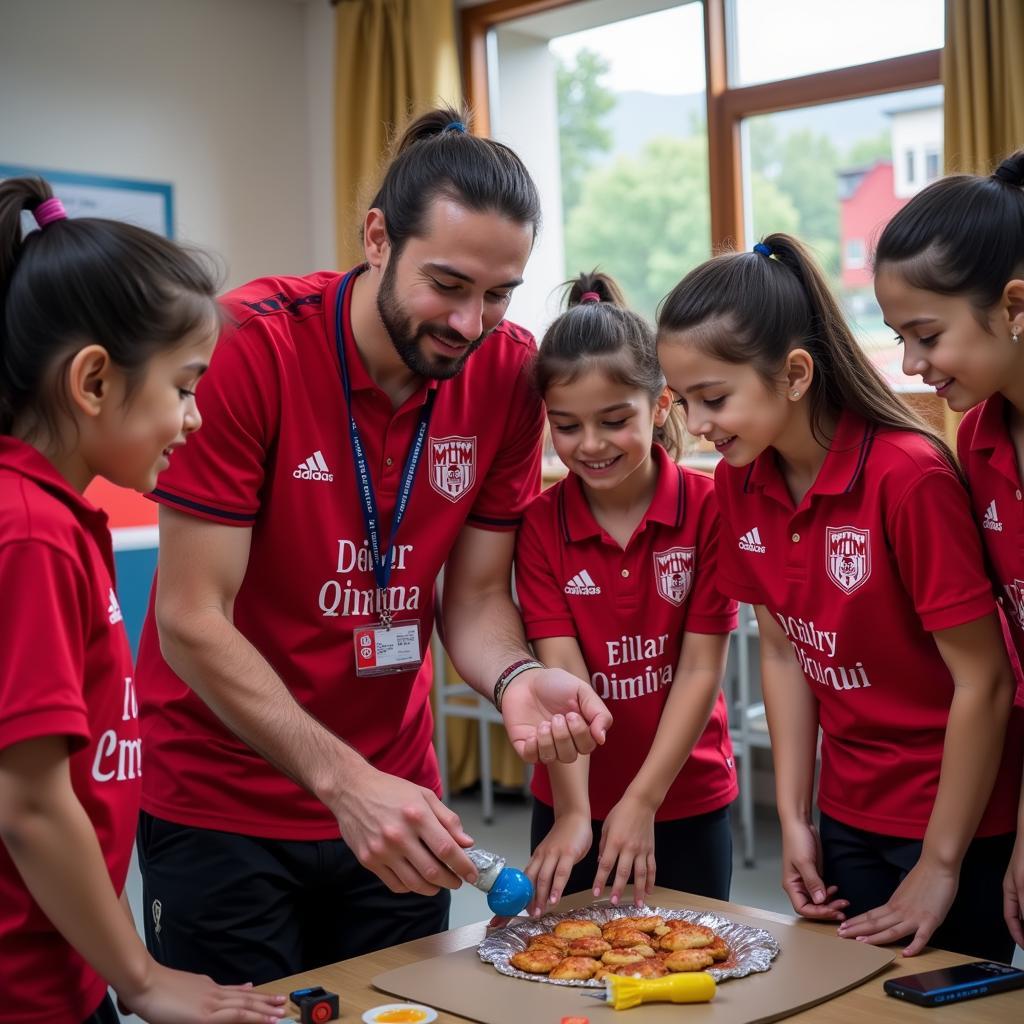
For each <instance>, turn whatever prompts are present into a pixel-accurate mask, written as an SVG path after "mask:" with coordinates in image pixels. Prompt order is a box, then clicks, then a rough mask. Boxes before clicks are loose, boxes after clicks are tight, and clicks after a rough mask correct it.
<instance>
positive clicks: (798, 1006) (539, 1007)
mask: <svg viewBox="0 0 1024 1024" xmlns="http://www.w3.org/2000/svg"><path fill="white" fill-rule="evenodd" d="M723 916H725V917H729V918H731V919H732V920H734V921H739V922H741V923H743V924H749V925H751V926H752V927H754V928H764V929H765V930H766V931H769V932H771V933H772V934H773V935H774V936H775V937H776V938H777V939H778V940H779V947H780V952H779V955H778V956H777V957H776V958H775V960H774V961H773V962H772V969H771V970H770V971H767V972H765V973H764V974H751V975H748V976H747V977H746V978H736V979H733V980H731V981H726V982H723V983H722V984H721V985H719V986H718V992H717V994H716V996H715V998H714V1001H713V1002H711V1003H701V1004H691V1005H686V1006H675V1005H672V1004H668V1003H653V1004H644V1005H643V1006H638V1007H636V1008H635V1009H633V1010H630V1011H629V1015H628V1020H627V1021H626V1024H648V1022H650V1024H657V1022H659V1021H669V1020H672V1021H675V1022H676V1024H678V1022H679V1021H680V1019H681V1014H682V1011H685V1013H686V1021H687V1024H689V1022H691V1021H692V1022H693V1024H761V1022H765V1021H773V1020H780V1019H781V1018H783V1017H788V1016H790V1015H791V1014H794V1013H797V1012H798V1011H800V1010H805V1009H807V1007H809V1006H814V1005H815V1004H816V1003H821V1002H824V1001H825V1000H826V999H830V998H831V997H832V996H836V995H838V994H839V993H840V992H845V991H846V990H847V989H850V988H853V987H854V986H855V985H859V984H861V983H862V982H864V981H866V980H867V979H868V978H870V977H871V976H872V975H874V974H877V973H878V972H879V971H881V970H882V969H883V968H884V967H886V966H887V965H888V964H890V963H891V962H892V961H893V960H894V959H895V956H896V954H895V953H894V952H892V951H891V950H888V949H880V948H878V947H876V946H869V945H867V944H865V943H863V942H853V941H852V940H850V939H839V938H836V937H835V936H834V935H830V934H827V933H826V932H824V931H821V932H818V931H816V930H814V931H812V930H811V929H807V928H794V927H793V926H792V925H788V924H776V923H774V922H769V921H765V920H763V919H761V918H754V917H745V916H744V915H743V914H733V913H729V914H724V915H723ZM879 984H881V982H879ZM373 985H374V987H375V988H378V989H380V990H381V991H383V992H389V993H391V994H393V995H396V996H401V997H402V998H403V999H408V1000H411V1001H413V1002H417V1003H424V1004H426V1005H427V1006H433V1007H434V1008H435V1009H438V1010H446V1011H447V1012H449V1013H454V1014H457V1015H458V1016H460V1017H467V1018H468V1019H470V1020H475V1021H482V1022H483V1024H522V1022H523V1021H531V1022H536V1024H548V1022H549V1021H558V1020H559V1019H560V1018H561V1017H563V1016H571V1015H574V1014H580V1015H584V1016H588V1017H590V1020H591V1024H598V1022H600V1021H606V1022H607V1024H612V1015H615V1017H616V1020H618V1015H617V1014H615V1011H613V1010H611V1009H608V1008H607V1007H605V1005H604V1004H602V1003H600V1002H598V1000H596V999H591V998H589V997H587V996H584V995H583V992H585V991H587V990H586V989H581V988H569V987H564V986H561V985H545V984H543V983H541V982H532V981H524V980H522V979H520V978H509V977H506V976H505V975H503V974H499V973H498V972H497V971H496V970H495V969H494V968H493V967H492V966H491V965H490V964H485V963H483V962H482V961H481V960H480V957H479V956H478V955H477V952H476V948H475V947H474V948H470V949H462V950H459V951H458V952H456V953H449V954H447V955H445V956H439V957H435V958H434V959H432V960H423V961H421V962H419V963H416V964H408V965H407V966H405V967H399V968H397V969H396V970H393V971H387V972H385V973H384V974H378V975H377V976H376V977H375V978H374V979H373Z"/></svg>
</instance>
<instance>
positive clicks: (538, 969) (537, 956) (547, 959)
mask: <svg viewBox="0 0 1024 1024" xmlns="http://www.w3.org/2000/svg"><path fill="white" fill-rule="evenodd" d="M508 962H509V963H510V964H511V965H512V966H513V967H516V968H518V969H519V970H520V971H526V972H527V973H528V974H547V973H548V972H549V971H552V970H553V969H554V968H556V967H557V966H558V965H559V964H560V963H561V962H562V954H561V953H559V952H558V951H557V950H554V949H545V948H543V947H537V946H534V947H532V948H531V949H524V950H523V952H522V953H516V954H515V955H514V956H511V957H509V961H508Z"/></svg>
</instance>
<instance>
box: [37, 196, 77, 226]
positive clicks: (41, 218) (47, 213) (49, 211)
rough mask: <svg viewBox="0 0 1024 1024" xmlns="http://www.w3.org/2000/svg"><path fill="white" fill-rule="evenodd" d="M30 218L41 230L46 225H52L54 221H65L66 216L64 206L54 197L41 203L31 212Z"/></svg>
mask: <svg viewBox="0 0 1024 1024" xmlns="http://www.w3.org/2000/svg"><path fill="white" fill-rule="evenodd" d="M32 216H33V217H35V219H36V223H37V224H38V225H39V226H40V227H41V228H45V227H46V225H47V224H52V223H53V222H54V221H55V220H66V219H67V216H68V214H67V211H66V210H65V209H64V204H63V203H62V202H61V201H60V200H59V199H58V198H57V197H56V196H54V197H53V198H52V199H46V200H44V201H43V202H41V203H40V204H39V205H38V206H37V207H36V208H35V209H34V210H33V211H32Z"/></svg>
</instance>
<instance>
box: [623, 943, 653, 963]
mask: <svg viewBox="0 0 1024 1024" xmlns="http://www.w3.org/2000/svg"><path fill="white" fill-rule="evenodd" d="M629 948H630V949H631V950H632V951H633V952H634V953H639V954H640V955H641V956H645V957H647V959H648V960H650V958H651V957H652V956H654V955H655V953H656V951H655V950H654V949H652V948H651V947H650V946H648V945H647V944H646V943H645V944H644V945H642V946H630V947H629Z"/></svg>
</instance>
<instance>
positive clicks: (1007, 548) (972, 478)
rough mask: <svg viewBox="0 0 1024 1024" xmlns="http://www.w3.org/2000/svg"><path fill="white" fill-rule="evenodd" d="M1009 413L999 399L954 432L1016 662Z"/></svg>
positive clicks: (1021, 573) (1019, 623)
mask: <svg viewBox="0 0 1024 1024" xmlns="http://www.w3.org/2000/svg"><path fill="white" fill-rule="evenodd" d="M1010 412H1011V407H1010V404H1009V403H1008V402H1007V401H1006V399H1005V398H1003V396H1002V395H999V394H997V395H993V396H992V397H991V398H990V399H988V401H986V402H982V403H981V405H976V406H975V407H974V408H973V409H971V410H970V412H968V413H967V415H966V416H964V418H963V420H962V422H961V423H960V429H959V431H958V432H957V455H959V457H960V464H961V466H963V470H964V475H965V476H966V477H967V483H968V486H969V489H970V492H971V506H972V508H973V510H974V518H975V519H976V520H977V522H978V525H979V526H980V527H981V538H982V541H983V542H984V544H985V551H986V553H987V555H988V559H989V566H990V569H991V571H992V572H993V574H994V575H995V579H996V583H997V587H998V593H999V595H1000V597H999V603H1000V604H1001V605H1002V607H1003V611H1004V612H1005V613H1006V619H1007V621H1008V623H1009V626H1010V638H1011V640H1012V642H1013V647H1014V649H1015V651H1016V654H1017V657H1018V659H1020V658H1022V657H1024V494H1022V493H1021V484H1020V474H1019V473H1018V472H1017V454H1016V452H1015V451H1014V447H1013V440H1012V439H1011V437H1010V428H1009V415H1010ZM1020 702H1021V699H1020V694H1019V693H1018V703H1020Z"/></svg>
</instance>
